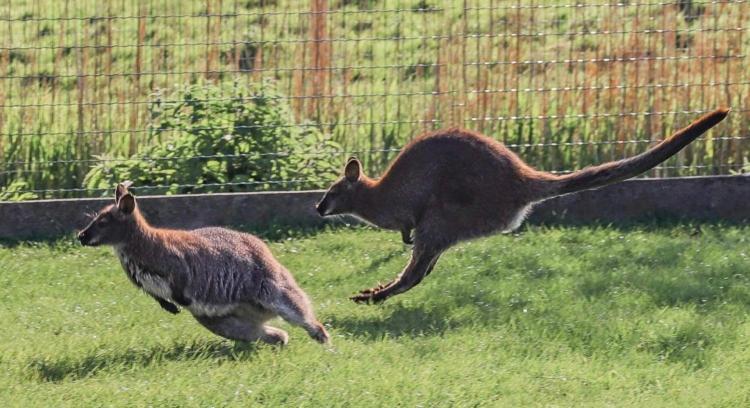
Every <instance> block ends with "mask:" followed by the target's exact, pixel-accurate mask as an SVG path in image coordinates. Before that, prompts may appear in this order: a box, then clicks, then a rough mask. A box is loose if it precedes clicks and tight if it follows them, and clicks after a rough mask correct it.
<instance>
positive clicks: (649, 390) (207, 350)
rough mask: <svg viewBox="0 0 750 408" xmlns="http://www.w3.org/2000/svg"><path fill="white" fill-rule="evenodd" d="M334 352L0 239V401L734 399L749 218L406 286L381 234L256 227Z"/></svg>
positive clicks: (519, 254) (105, 256) (535, 237)
mask: <svg viewBox="0 0 750 408" xmlns="http://www.w3.org/2000/svg"><path fill="white" fill-rule="evenodd" d="M272 236H273V237H274V240H273V242H272V244H271V246H272V249H273V251H274V253H275V254H276V255H277V257H278V258H279V259H280V260H281V261H282V262H283V263H284V264H285V265H286V266H287V267H289V269H290V270H291V271H293V272H294V274H295V276H296V277H297V279H298V280H299V282H300V284H301V285H302V286H303V287H304V288H305V289H306V290H307V292H308V293H309V294H310V296H311V297H312V298H313V300H314V304H315V307H316V310H317V314H318V316H319V317H320V319H321V320H322V321H323V322H324V323H325V324H326V326H328V327H329V329H330V332H331V335H332V338H333V348H331V349H327V348H325V347H322V346H320V345H318V344H317V343H314V342H313V341H312V340H311V339H309V338H308V337H307V336H306V334H305V333H304V332H303V331H302V330H301V329H297V328H291V327H289V326H288V325H287V324H285V323H281V322H279V323H278V324H279V325H280V326H281V327H283V328H285V329H286V330H289V332H290V336H291V339H290V344H289V345H288V346H287V347H286V348H283V349H278V348H274V347H270V346H264V345H241V344H234V343H232V342H230V341H226V340H222V339H220V338H218V337H216V336H214V335H212V334H210V333H209V332H208V331H207V330H205V329H203V328H202V327H201V326H199V325H198V324H197V323H196V322H195V321H194V320H193V319H192V318H191V317H190V316H189V315H188V314H187V313H184V312H183V313H181V314H179V315H177V316H172V315H170V314H168V313H166V312H164V311H162V310H161V309H160V308H159V306H158V305H157V304H156V302H154V301H153V300H152V299H150V298H149V297H147V296H146V295H144V294H143V293H141V292H140V291H138V290H137V289H135V288H134V287H133V286H132V285H131V284H130V283H129V282H128V280H127V279H126V277H125V275H124V274H123V272H122V271H121V269H120V265H119V264H118V262H117V260H116V259H115V256H114V255H113V254H112V251H111V250H109V249H105V248H97V249H88V248H81V247H78V246H76V245H74V244H72V243H71V242H69V241H60V242H57V243H54V244H23V245H9V246H5V247H2V248H0V271H2V272H0V321H2V322H3V330H1V331H0V345H2V348H1V349H0V405H2V406H3V407H6V406H64V405H68V406H82V405H87V406H92V405H96V406H103V405H120V406H136V405H154V406H180V407H182V406H224V405H236V406H251V405H259V404H265V405H268V406H281V405H283V404H286V405H291V406H360V407H366V406H396V405H401V406H580V405H590V406H603V405H615V406H747V405H748V404H749V403H750V383H748V381H747V379H748V374H750V368H748V367H750V318H749V312H750V284H749V282H748V276H750V275H749V274H748V272H747V271H748V269H749V268H748V267H749V266H750V261H749V260H748V259H747V251H748V239H749V238H750V227H744V226H715V225H701V226H684V225H680V226H675V225H671V226H640V227H628V228H605V227H583V228H558V227H555V228H540V227H532V228H529V229H526V230H524V231H522V232H521V233H519V234H516V235H506V236H495V237H492V238H488V239H483V240H478V241H474V242H470V243H465V244H462V245H459V246H457V247H456V248H454V249H452V250H450V251H449V252H447V253H446V254H445V256H444V257H443V258H442V259H441V260H440V262H439V263H438V266H437V267H436V269H435V271H434V272H433V274H432V275H430V276H429V277H428V278H427V279H426V280H425V281H424V282H423V283H422V284H421V285H420V286H418V287H416V288H414V289H413V290H412V291H411V292H408V293H406V294H404V295H401V296H398V297H396V298H393V299H391V300H389V301H388V302H386V303H385V304H383V305H379V306H365V305H356V304H354V303H352V302H350V301H349V300H347V296H348V295H350V294H352V293H353V292H355V291H356V290H358V289H362V288H364V287H368V286H371V285H372V284H374V283H376V282H377V281H378V280H381V281H384V280H386V279H390V278H392V277H393V276H394V275H395V274H396V273H397V272H398V270H399V269H400V268H401V267H402V266H403V264H404V263H405V262H406V259H407V256H408V248H407V247H406V246H404V245H403V244H401V243H400V239H399V236H398V234H396V233H387V232H380V231H373V230H370V229H362V228H359V229H346V228H343V229H337V230H326V231H320V232H312V233H309V234H299V233H295V234H293V235H292V238H288V237H287V236H286V235H285V234H283V233H282V234H278V233H276V234H272Z"/></svg>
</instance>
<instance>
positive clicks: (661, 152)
mask: <svg viewBox="0 0 750 408" xmlns="http://www.w3.org/2000/svg"><path fill="white" fill-rule="evenodd" d="M728 113H729V109H727V108H719V109H716V110H715V111H713V112H711V113H708V114H706V115H703V116H702V117H700V118H698V119H697V120H695V121H694V122H693V123H691V124H690V125H689V126H687V127H685V128H683V129H681V130H679V131H677V132H676V133H675V134H673V135H672V136H670V137H669V138H667V139H665V140H663V141H662V142H661V143H659V144H658V145H656V146H654V147H653V148H651V149H649V150H647V151H645V152H643V153H641V154H639V155H637V156H633V157H629V158H627V159H623V160H618V161H613V162H609V163H604V164H600V165H598V166H592V167H587V168H585V169H582V170H579V171H576V172H574V173H570V174H566V175H563V176H553V177H549V174H545V175H544V176H543V177H540V179H539V180H538V181H539V182H540V184H541V186H540V187H541V188H540V189H539V190H540V195H541V196H542V197H540V198H548V197H553V196H556V195H561V194H567V193H573V192H576V191H581V190H587V189H590V188H596V187H601V186H605V185H607V184H612V183H616V182H618V181H623V180H625V179H628V178H631V177H635V176H637V175H639V174H641V173H643V172H645V171H647V170H649V169H651V168H653V167H655V166H657V165H658V164H659V163H661V162H663V161H665V160H667V159H668V158H670V157H672V156H673V155H674V154H676V153H677V152H679V151H680V150H682V148H684V147H685V146H687V145H688V144H690V142H692V141H693V140H695V139H696V138H697V137H698V136H700V135H702V134H703V133H705V132H706V131H707V130H708V129H711V128H712V127H714V126H715V125H716V124H717V123H719V122H721V121H722V120H723V119H724V118H725V117H726V116H727V114H728Z"/></svg>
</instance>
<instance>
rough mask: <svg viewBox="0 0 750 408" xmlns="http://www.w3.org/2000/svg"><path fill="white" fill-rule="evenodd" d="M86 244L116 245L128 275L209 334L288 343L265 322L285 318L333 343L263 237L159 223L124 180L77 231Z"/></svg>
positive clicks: (162, 304) (170, 310)
mask: <svg viewBox="0 0 750 408" xmlns="http://www.w3.org/2000/svg"><path fill="white" fill-rule="evenodd" d="M78 239H79V240H80V241H81V243H82V244H83V245H89V246H97V245H111V246H113V247H114V248H115V253H116V254H117V256H118V257H119V258H120V263H121V264H122V267H123V269H125V272H126V273H127V275H128V278H130V280H131V281H132V282H133V284H135V285H136V286H138V287H140V288H141V289H143V290H144V291H145V292H146V293H148V294H149V295H151V297H153V298H154V299H156V301H158V302H159V304H160V305H161V307H162V308H164V309H165V310H167V311H168V312H170V313H178V312H179V308H178V307H177V305H175V303H176V304H178V305H180V306H182V307H184V308H186V309H187V310H189V311H190V313H192V315H193V316H194V317H195V319H196V320H198V322H199V323H200V324H202V325H203V326H205V327H206V328H207V329H208V330H210V331H211V332H213V333H215V334H218V335H219V336H222V337H226V338H228V339H232V340H241V341H254V340H262V341H265V342H267V343H272V344H286V342H287V339H288V336H287V334H286V332H284V331H283V330H279V329H277V328H275V327H271V326H268V325H266V324H265V322H266V321H268V320H269V319H271V318H273V317H276V316H281V317H282V318H283V319H284V320H286V321H288V322H289V323H291V324H294V325H297V326H301V327H303V328H304V329H305V330H307V332H308V334H309V335H310V337H312V338H313V339H315V340H317V341H319V342H321V343H326V342H328V339H329V337H328V333H327V332H326V329H325V328H324V327H323V325H321V324H320V322H318V320H317V319H316V318H315V315H314V314H313V310H312V307H311V306H310V301H309V300H308V298H307V296H306V295H305V293H304V292H303V291H302V289H300V288H299V286H298V285H297V283H296V282H295V280H294V278H293V277H292V275H291V274H290V273H289V271H287V270H286V268H284V266H282V265H281V264H280V263H279V262H278V261H277V260H276V259H275V258H274V256H273V254H271V251H270V250H269V249H268V247H267V246H266V245H265V244H264V243H263V241H261V240H260V239H258V238H257V237H255V236H253V235H250V234H244V233H240V232H236V231H232V230H229V229H225V228H200V229H196V230H192V231H181V230H169V229H164V228H155V227H152V226H151V225H149V224H148V222H146V220H145V219H144V218H143V216H142V215H141V213H140V211H139V210H138V207H137V205H136V202H135V197H134V196H133V195H132V194H131V193H129V192H128V185H127V184H119V185H118V186H117V189H116V191H115V203H114V204H113V205H109V206H107V207H105V208H104V209H102V210H101V211H100V212H99V213H98V214H97V215H96V216H95V217H94V219H93V220H92V221H91V223H90V224H89V225H88V226H87V227H86V228H85V229H84V230H83V231H81V232H80V233H79V234H78Z"/></svg>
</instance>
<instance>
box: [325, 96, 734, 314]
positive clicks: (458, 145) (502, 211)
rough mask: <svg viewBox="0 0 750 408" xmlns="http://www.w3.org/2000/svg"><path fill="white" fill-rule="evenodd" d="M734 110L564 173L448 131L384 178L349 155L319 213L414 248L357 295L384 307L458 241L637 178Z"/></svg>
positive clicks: (418, 144)
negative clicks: (570, 196)
mask: <svg viewBox="0 0 750 408" xmlns="http://www.w3.org/2000/svg"><path fill="white" fill-rule="evenodd" d="M728 113H729V109H724V108H721V109H717V110H715V111H713V112H711V113H709V114H706V115H704V116H703V117H701V118H700V119H698V120H696V121H695V122H693V123H692V124H691V125H690V126H688V127H686V128H684V129H682V130H679V131H678V132H677V133H675V134H674V135H672V136H671V137H670V138H668V139H666V140H664V141H662V142H661V143H659V144H657V145H656V146H654V147H653V148H651V149H649V150H647V151H646V152H644V153H641V154H639V155H637V156H634V157H631V158H627V159H623V160H618V161H614V162H609V163H604V164H601V165H598V166H593V167H587V168H585V169H583V170H579V171H576V172H573V173H570V174H566V175H555V174H551V173H546V172H543V171H539V170H535V169H533V168H531V167H530V166H529V165H527V164H526V163H524V162H523V161H522V160H521V159H520V158H519V157H518V156H516V155H515V154H514V153H513V152H511V151H510V150H508V149H507V148H506V147H505V146H503V144H502V143H500V142H497V141H495V140H493V139H490V138H489V137H486V136H483V135H480V134H477V133H474V132H470V131H467V130H462V129H448V130H442V131H438V132H435V133H432V134H428V135H425V136H423V137H420V138H417V139H416V140H414V141H413V142H411V143H410V144H409V145H407V146H406V147H405V148H404V149H403V151H401V153H400V154H399V155H398V157H396V159H395V160H394V161H393V162H392V163H391V165H390V167H389V168H388V170H387V171H386V172H385V174H384V175H383V176H382V177H381V178H380V179H372V178H369V177H367V176H365V175H364V174H363V173H362V168H361V164H360V162H359V161H358V160H357V159H356V158H354V157H352V158H350V159H349V160H348V162H347V163H346V167H345V169H344V176H343V177H342V178H341V179H339V180H338V181H336V182H335V183H334V184H333V185H332V186H331V187H330V188H329V189H328V191H327V192H326V194H325V195H324V196H323V199H322V200H321V201H320V202H319V203H318V204H317V205H316V208H317V210H318V213H319V214H320V215H321V216H328V215H336V214H352V215H355V216H357V217H359V218H362V219H364V220H365V221H367V222H370V223H372V224H374V225H376V226H378V227H381V228H386V229H391V230H396V231H400V232H401V236H402V239H403V241H404V242H405V243H407V244H412V243H413V244H414V247H413V250H412V255H411V259H410V261H409V263H408V264H407V265H406V267H405V268H404V270H403V271H402V272H401V274H400V275H399V276H398V277H397V278H396V279H394V280H393V281H391V282H390V283H388V284H385V285H379V286H377V287H374V288H371V289H366V290H363V291H361V292H360V293H359V294H358V295H356V296H353V297H352V298H351V299H352V300H354V301H356V302H376V303H377V302H382V301H384V300H385V299H387V298H389V297H391V296H394V295H397V294H399V293H403V292H406V291H407V290H409V289H411V288H412V287H414V286H415V285H417V284H418V283H419V282H421V281H422V279H423V278H424V277H425V276H427V275H428V274H429V273H430V272H431V271H432V268H433V267H434V266H435V263H436V262H437V259H438V257H439V256H440V254H441V253H442V252H443V251H445V250H446V249H448V248H449V247H451V246H452V245H454V244H455V243H457V242H459V241H463V240H467V239H471V238H476V237H480V236H484V235H488V234H491V233H494V232H498V231H502V232H508V231H512V230H514V229H516V228H518V226H519V225H521V223H522V222H523V220H524V218H525V217H526V215H527V214H528V213H529V211H530V209H531V207H532V205H533V204H534V203H536V202H539V201H542V200H544V199H547V198H551V197H554V196H559V195H562V194H567V193H572V192H576V191H581V190H586V189H591V188H596V187H601V186H604V185H607V184H611V183H616V182H618V181H622V180H625V179H628V178H630V177H634V176H637V175H639V174H641V173H643V172H645V171H646V170H649V169H651V168H652V167H654V166H656V165H658V164H659V163H661V162H663V161H664V160H666V159H667V158H669V157H670V156H672V155H674V154H675V153H677V152H678V151H680V150H681V149H682V148H683V147H685V146H687V145H688V144H689V143H690V142H692V141H693V140H694V139H695V138H697V137H698V136H700V135H701V134H702V133H704V132H705V131H707V130H708V129H710V128H711V127H713V126H714V125H716V124H717V123H719V122H720V121H721V120H722V119H724V117H726V115H727V114H728ZM412 230H413V232H414V234H413V239H412Z"/></svg>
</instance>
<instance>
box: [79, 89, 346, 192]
mask: <svg viewBox="0 0 750 408" xmlns="http://www.w3.org/2000/svg"><path fill="white" fill-rule="evenodd" d="M149 111H150V113H151V117H152V123H151V127H150V130H149V136H150V140H151V141H153V142H154V144H153V145H151V146H149V147H147V148H144V149H142V150H141V151H139V152H138V154H136V155H134V156H133V157H130V158H127V159H123V158H114V157H109V156H97V158H98V159H99V160H101V162H100V163H99V164H97V165H96V166H94V167H93V168H92V169H91V170H90V171H89V172H88V174H87V175H86V177H85V178H84V181H83V184H84V188H87V189H90V190H102V191H103V193H104V194H108V193H109V190H110V189H111V187H112V185H113V184H114V183H116V182H118V181H122V180H132V181H133V182H134V183H135V186H136V187H138V186H140V187H141V190H142V191H145V192H147V193H149V194H157V193H158V194H161V193H167V194H177V193H190V192H218V191H246V190H267V189H271V188H273V189H302V188H310V187H317V186H320V185H322V184H325V182H327V181H329V180H330V179H331V178H332V177H333V176H335V174H336V173H337V171H338V170H339V169H338V167H339V164H340V163H338V162H337V163H333V162H332V161H331V159H330V158H331V156H332V155H331V154H320V153H321V152H331V151H336V150H338V149H339V146H338V145H337V144H335V143H334V142H333V141H331V140H329V139H328V138H327V137H326V136H325V135H323V133H322V132H321V131H320V130H319V129H318V128H317V127H315V126H311V124H302V125H297V124H294V120H293V115H292V112H291V110H290V108H289V105H288V104H287V103H286V100H285V99H283V98H282V97H281V96H280V95H279V94H278V93H277V92H276V90H275V89H274V87H273V86H272V84H270V83H264V84H261V85H259V86H255V87H251V88H243V87H241V86H239V85H238V84H234V85H231V86H222V87H219V86H197V85H191V86H186V87H182V88H178V89H177V90H176V91H175V92H174V93H173V94H172V95H169V96H168V97H167V98H165V99H162V97H161V96H160V95H156V97H155V100H154V102H153V103H152V104H151V105H150V107H149ZM144 186H151V187H145V190H144Z"/></svg>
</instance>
